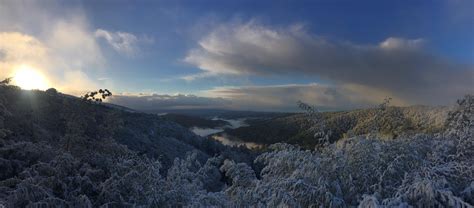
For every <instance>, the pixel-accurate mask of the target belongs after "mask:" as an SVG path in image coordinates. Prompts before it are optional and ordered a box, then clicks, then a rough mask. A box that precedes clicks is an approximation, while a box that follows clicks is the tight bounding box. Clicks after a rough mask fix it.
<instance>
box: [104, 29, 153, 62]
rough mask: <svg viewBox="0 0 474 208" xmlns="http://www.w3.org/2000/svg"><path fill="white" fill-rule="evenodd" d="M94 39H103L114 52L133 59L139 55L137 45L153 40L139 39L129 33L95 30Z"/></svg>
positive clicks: (147, 38)
mask: <svg viewBox="0 0 474 208" xmlns="http://www.w3.org/2000/svg"><path fill="white" fill-rule="evenodd" d="M95 37H97V38H104V39H105V40H106V41H107V43H108V44H109V45H110V46H112V48H113V49H114V50H115V51H117V52H118V53H120V54H122V55H125V56H129V57H134V56H136V55H137V54H138V53H139V51H140V50H139V44H144V43H152V42H153V39H151V38H149V37H146V36H144V37H140V38H139V37H137V36H136V35H134V34H131V33H126V32H120V31H117V32H110V31H107V30H104V29H97V30H96V31H95Z"/></svg>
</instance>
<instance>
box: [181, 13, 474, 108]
mask: <svg viewBox="0 0 474 208" xmlns="http://www.w3.org/2000/svg"><path fill="white" fill-rule="evenodd" d="M425 44H426V41H425V40H423V39H414V40H410V39H403V38H395V37H389V38H387V39H386V40H383V41H381V42H380V43H378V44H355V43H351V42H348V41H341V40H331V39H328V38H325V37H321V36H317V35H314V34H311V33H310V32H308V31H307V30H306V29H305V27H304V26H302V25H300V24H295V25H290V26H289V27H270V26H266V25H262V24H259V23H258V22H255V21H250V22H247V23H243V24H242V23H238V24H224V25H221V26H219V27H217V28H216V29H214V30H212V31H211V32H210V33H209V34H208V35H206V36H205V37H203V38H202V39H201V40H200V41H199V46H198V47H197V48H194V49H192V50H190V51H189V53H188V55H187V56H186V57H185V59H184V61H186V62H187V63H190V64H192V65H195V66H197V67H198V68H199V69H201V70H202V74H204V75H201V74H197V75H189V76H187V79H188V80H192V79H196V78H200V77H201V76H210V75H212V76H218V75H229V76H254V75H257V76H263V77H265V76H268V75H279V76H313V77H315V78H316V77H317V78H321V79H324V80H328V81H330V82H332V83H333V84H334V85H337V86H342V85H353V86H363V87H365V88H367V89H369V88H370V89H374V90H379V91H386V92H390V94H393V95H395V96H396V97H399V98H400V99H402V100H403V102H406V103H410V104H419V103H430V104H441V103H446V102H450V101H451V100H452V99H455V98H458V97H460V96H462V95H463V94H465V93H472V91H473V84H472V83H473V82H474V67H473V66H472V65H463V64H458V63H454V62H452V61H450V60H447V59H445V58H443V57H440V56H437V55H434V54H433V53H430V52H428V51H427V50H426V49H425V47H424V45H425Z"/></svg>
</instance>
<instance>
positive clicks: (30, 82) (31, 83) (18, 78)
mask: <svg viewBox="0 0 474 208" xmlns="http://www.w3.org/2000/svg"><path fill="white" fill-rule="evenodd" d="M13 83H14V84H15V85H17V86H19V87H21V88H22V89H25V90H32V89H39V90H46V89H47V88H48V85H49V84H48V81H47V79H46V78H45V76H44V75H43V74H42V73H41V72H39V71H38V70H36V69H34V68H33V67H31V66H28V65H22V66H20V67H18V69H16V70H15V73H14V75H13Z"/></svg>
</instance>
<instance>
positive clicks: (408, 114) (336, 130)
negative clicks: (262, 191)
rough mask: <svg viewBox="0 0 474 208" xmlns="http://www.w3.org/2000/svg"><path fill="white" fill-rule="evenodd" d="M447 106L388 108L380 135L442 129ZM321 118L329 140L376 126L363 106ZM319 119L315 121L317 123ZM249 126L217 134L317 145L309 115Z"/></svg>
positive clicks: (256, 121) (253, 121) (254, 121)
mask: <svg viewBox="0 0 474 208" xmlns="http://www.w3.org/2000/svg"><path fill="white" fill-rule="evenodd" d="M448 111H449V108H448V107H428V106H411V107H390V108H388V110H387V112H386V113H385V114H384V115H383V118H381V120H380V121H378V122H382V123H381V124H380V125H381V129H380V131H379V132H378V134H379V136H380V137H384V138H396V137H398V136H400V135H401V134H414V133H435V132H440V131H442V130H443V128H444V122H445V120H446V117H447V115H448ZM322 115H323V120H324V121H325V122H326V129H328V130H331V136H330V140H331V141H336V140H339V139H341V138H344V137H350V136H351V135H361V134H367V133H370V127H372V126H374V125H377V124H376V121H375V120H374V119H373V118H374V115H375V110H374V109H362V110H352V111H340V112H324V113H322ZM319 122H321V121H316V123H319ZM246 123H247V124H249V126H244V127H240V128H237V129H226V130H225V131H224V132H222V133H219V134H220V135H224V134H225V135H226V137H229V138H230V139H232V138H234V139H238V140H242V141H246V142H256V143H260V144H273V143H278V142H285V143H290V144H298V145H301V146H303V147H307V148H310V149H311V148H313V147H314V146H315V145H318V141H317V140H316V139H314V136H313V135H314V134H315V133H316V131H317V130H316V129H315V128H314V126H316V124H314V123H313V121H312V118H310V117H309V116H308V115H306V114H302V113H301V114H293V115H289V116H282V117H276V118H272V119H249V120H247V121H246Z"/></svg>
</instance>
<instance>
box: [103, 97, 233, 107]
mask: <svg viewBox="0 0 474 208" xmlns="http://www.w3.org/2000/svg"><path fill="white" fill-rule="evenodd" d="M108 102H111V103H114V104H118V105H122V106H127V107H129V108H132V109H138V110H165V109H168V110H169V109H190V108H194V109H195V108H203V109H216V108H227V107H228V106H229V105H230V104H231V102H230V101H229V100H226V99H223V98H210V97H199V96H195V95H183V94H178V95H159V94H118V95H117V94H116V95H114V96H113V97H111V98H110V99H108Z"/></svg>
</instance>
